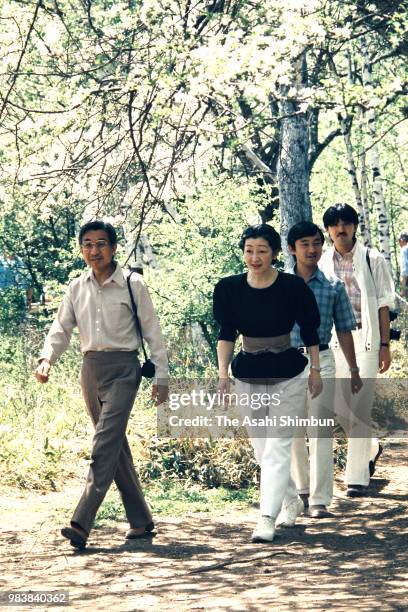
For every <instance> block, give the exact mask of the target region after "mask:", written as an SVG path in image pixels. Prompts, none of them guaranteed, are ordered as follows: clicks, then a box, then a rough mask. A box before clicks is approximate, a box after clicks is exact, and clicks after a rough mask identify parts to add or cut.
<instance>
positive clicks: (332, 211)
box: [323, 204, 358, 229]
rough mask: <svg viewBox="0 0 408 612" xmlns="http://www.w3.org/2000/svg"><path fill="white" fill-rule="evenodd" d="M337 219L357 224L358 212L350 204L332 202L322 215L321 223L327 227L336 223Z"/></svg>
mask: <svg viewBox="0 0 408 612" xmlns="http://www.w3.org/2000/svg"><path fill="white" fill-rule="evenodd" d="M339 221H345V222H346V223H353V225H358V214H357V211H356V210H354V208H353V207H352V206H350V204H334V205H333V206H330V207H329V208H328V209H327V210H326V212H325V213H324V215H323V225H324V227H325V228H326V229H327V228H328V227H329V226H331V225H337V223H338V222H339Z"/></svg>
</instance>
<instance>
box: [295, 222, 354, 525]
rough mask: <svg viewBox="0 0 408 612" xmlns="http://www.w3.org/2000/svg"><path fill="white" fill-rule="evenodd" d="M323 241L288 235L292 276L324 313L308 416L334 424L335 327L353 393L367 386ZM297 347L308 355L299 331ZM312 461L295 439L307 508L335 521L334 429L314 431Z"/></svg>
mask: <svg viewBox="0 0 408 612" xmlns="http://www.w3.org/2000/svg"><path fill="white" fill-rule="evenodd" d="M323 243H324V236H323V233H322V231H321V230H320V228H319V227H318V226H317V225H315V224H314V223H310V222H308V221H302V222H301V223H297V224H296V225H294V226H293V227H292V228H291V229H290V231H289V234H288V247H289V251H290V253H291V254H292V255H293V256H294V257H296V264H295V266H294V268H293V274H297V275H298V276H300V277H302V278H303V279H304V281H305V283H306V284H307V285H308V286H309V288H310V289H311V290H312V291H313V293H314V295H315V298H316V301H317V305H318V307H319V312H320V327H319V330H318V334H319V338H320V346H319V348H320V367H321V376H322V378H323V381H324V384H323V391H322V393H321V394H320V395H319V396H318V397H316V398H315V399H310V398H309V399H308V416H309V417H311V416H314V417H316V418H317V419H325V420H327V419H333V417H334V412H333V401H334V391H335V373H336V366H335V360H334V355H333V352H332V350H331V349H330V348H329V343H330V341H331V337H332V328H333V325H334V327H335V329H336V332H337V337H338V339H339V343H340V346H341V348H342V350H343V353H344V357H345V359H346V361H347V363H348V366H349V368H350V384H351V392H352V393H357V392H358V391H359V390H360V389H361V386H362V382H361V379H360V375H359V369H358V367H357V363H356V356H355V352H354V342H353V336H352V333H351V330H353V329H354V328H355V327H356V321H355V318H354V315H353V310H352V307H351V304H350V300H349V298H348V296H347V293H346V290H345V287H344V285H343V283H342V282H341V281H340V280H339V279H336V278H327V277H326V276H325V275H324V274H323V272H321V270H319V268H318V265H317V264H318V261H319V259H320V257H321V255H322V247H323ZM291 343H292V346H296V347H298V349H299V350H301V351H303V352H304V353H306V349H305V347H303V346H301V345H302V344H303V343H302V340H301V337H300V334H299V328H298V326H295V328H294V329H293V331H292V334H291ZM307 434H308V437H309V456H308V453H307V448H306V440H305V438H304V437H302V438H295V440H294V443H293V447H292V476H293V478H294V480H295V482H296V486H297V488H298V491H299V494H300V495H301V497H302V498H303V501H304V503H305V506H306V507H307V506H308V505H309V513H310V516H311V517H312V518H324V517H326V516H330V513H329V512H328V510H327V507H328V506H329V505H330V503H331V500H332V496H333V437H332V427H330V426H324V425H319V426H318V427H309V428H308V431H307Z"/></svg>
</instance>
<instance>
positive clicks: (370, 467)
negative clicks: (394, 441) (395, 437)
mask: <svg viewBox="0 0 408 612" xmlns="http://www.w3.org/2000/svg"><path fill="white" fill-rule="evenodd" d="M383 450H384V449H383V447H382V445H381V444H380V443H378V453H377V454H376V456H375V457H374V459H373V460H372V461H370V463H369V464H368V469H369V470H370V478H371V476H374V472H375V464H376V463H377V460H378V459H379V458H380V455H381V453H382V452H383Z"/></svg>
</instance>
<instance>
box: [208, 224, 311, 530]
mask: <svg viewBox="0 0 408 612" xmlns="http://www.w3.org/2000/svg"><path fill="white" fill-rule="evenodd" d="M280 246H281V245H280V237H279V234H278V233H277V232H276V231H275V230H274V229H273V228H272V227H271V226H269V225H266V224H262V225H256V226H252V227H249V228H247V229H246V230H245V231H244V233H243V234H242V237H241V241H240V247H241V249H242V251H243V253H244V261H245V264H246V265H247V267H248V272H247V273H245V274H238V275H235V276H229V277H226V278H223V279H221V280H220V281H219V282H218V283H217V285H216V287H215V290H214V316H215V319H216V320H217V321H218V322H219V324H220V326H221V329H220V334H219V340H218V345H217V352H218V368H219V389H220V391H221V392H223V393H229V389H230V387H229V385H230V383H229V373H228V369H229V366H230V363H231V359H232V355H233V351H234V344H235V340H236V338H237V335H238V334H241V335H242V344H243V350H241V351H240V352H239V353H238V355H237V357H235V359H234V360H233V362H232V374H233V375H234V377H235V385H236V391H237V395H238V396H239V397H240V400H241V405H244V401H243V400H242V398H244V397H246V398H247V399H248V398H250V402H249V406H251V404H252V405H253V407H259V406H256V404H255V402H252V400H253V399H254V398H255V397H256V398H257V401H258V403H259V399H260V396H261V394H262V395H263V399H264V401H263V402H261V403H262V409H261V410H258V411H257V414H256V415H254V413H253V410H252V416H251V419H252V417H253V416H255V417H256V418H260V417H269V419H270V422H273V423H274V427H272V429H271V428H268V432H267V434H266V436H265V433H263V434H262V430H261V429H260V428H259V427H256V426H255V427H248V432H249V435H250V438H251V442H252V444H253V447H254V451H255V456H256V458H257V460H258V462H259V463H260V465H261V487H260V489H261V491H260V493H261V504H260V519H259V521H258V524H257V527H256V528H255V531H254V533H253V536H252V540H253V541H272V540H273V537H274V531H275V520H276V518H277V515H278V513H279V512H280V515H279V517H278V519H277V520H276V523H277V524H280V525H286V526H291V525H294V524H295V521H296V517H297V516H298V514H300V512H301V510H302V509H303V503H302V501H301V500H300V498H299V497H298V495H297V492H296V489H295V486H294V483H293V481H292V480H291V478H290V455H291V445H292V440H293V428H292V431H289V430H288V428H286V429H285V428H284V427H281V425H284V423H283V422H282V423H281V417H285V418H286V417H302V416H304V415H305V412H304V409H305V403H306V383H305V375H304V373H303V370H304V369H305V366H306V364H307V359H306V358H305V357H303V355H302V354H301V353H300V352H299V351H298V350H297V349H294V348H290V332H291V330H292V328H293V325H294V323H295V322H296V323H298V324H299V327H300V333H301V336H302V339H303V341H304V344H305V346H307V347H308V352H309V355H310V364H311V365H310V371H309V379H308V386H309V390H310V392H311V395H312V397H316V396H317V395H318V394H319V393H320V391H321V389H322V382H321V378H320V367H319V337H318V334H317V329H318V327H319V324H320V316H319V310H318V307H317V304H316V300H315V297H314V295H313V292H312V291H311V290H310V289H309V287H308V286H307V285H306V284H305V282H304V281H303V279H301V278H299V277H297V276H295V275H292V274H285V273H283V272H278V270H276V269H275V268H274V267H273V266H272V263H273V261H274V260H275V259H276V257H277V254H278V252H279V250H280ZM265 398H269V400H266V401H265ZM278 400H279V403H277V401H278ZM246 405H248V404H246ZM247 424H248V423H247ZM275 424H276V426H275ZM283 433H284V435H283ZM268 434H269V435H268Z"/></svg>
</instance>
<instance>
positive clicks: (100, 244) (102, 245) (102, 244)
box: [81, 240, 110, 251]
mask: <svg viewBox="0 0 408 612" xmlns="http://www.w3.org/2000/svg"><path fill="white" fill-rule="evenodd" d="M108 246H110V242H108V241H107V240H97V241H96V242H91V241H90V240H84V242H82V243H81V247H82V248H83V249H84V251H90V250H91V249H92V247H96V248H97V249H98V251H101V250H102V249H106V247H108Z"/></svg>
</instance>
